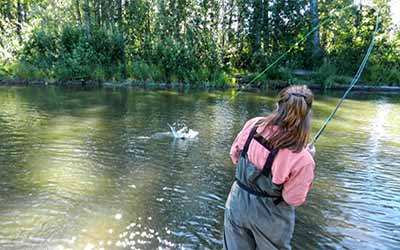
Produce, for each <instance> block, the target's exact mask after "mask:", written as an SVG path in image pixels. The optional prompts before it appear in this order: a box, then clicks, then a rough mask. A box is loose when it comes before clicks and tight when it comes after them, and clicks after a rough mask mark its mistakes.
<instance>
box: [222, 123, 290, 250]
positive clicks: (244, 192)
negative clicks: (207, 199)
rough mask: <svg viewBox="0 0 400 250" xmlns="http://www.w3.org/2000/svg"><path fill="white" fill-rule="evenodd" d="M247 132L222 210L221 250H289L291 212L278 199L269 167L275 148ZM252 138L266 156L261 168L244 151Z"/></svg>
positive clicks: (257, 135)
mask: <svg viewBox="0 0 400 250" xmlns="http://www.w3.org/2000/svg"><path fill="white" fill-rule="evenodd" d="M256 130H257V126H254V128H253V129H252V130H251V132H250V135H249V137H248V138H247V140H246V143H245V145H244V147H243V149H242V150H241V151H240V152H239V159H238V163H237V165H236V173H235V182H234V183H233V185H232V188H231V192H230V193H229V197H228V200H227V202H226V207H225V216H224V217H225V218H224V249H225V250H252V249H257V250H276V249H279V250H280V249H285V250H287V249H291V247H290V241H291V239H292V235H293V229H294V219H295V210H294V207H292V206H290V205H288V204H287V203H286V202H284V201H283V198H282V188H283V186H282V185H276V184H274V183H273V182H272V174H271V167H272V164H273V162H274V159H275V157H276V155H277V154H278V151H279V150H278V149H268V146H266V144H267V143H266V140H265V138H263V137H262V136H261V135H259V134H258V133H257V131H256ZM253 139H255V140H257V141H258V142H259V143H260V144H261V145H263V146H264V147H266V148H267V149H268V150H269V151H270V153H269V154H268V157H267V159H266V161H265V164H264V167H263V168H262V169H258V168H256V167H255V166H254V165H253V164H252V163H251V162H249V160H248V155H247V151H248V149H249V145H250V143H251V141H252V140H253Z"/></svg>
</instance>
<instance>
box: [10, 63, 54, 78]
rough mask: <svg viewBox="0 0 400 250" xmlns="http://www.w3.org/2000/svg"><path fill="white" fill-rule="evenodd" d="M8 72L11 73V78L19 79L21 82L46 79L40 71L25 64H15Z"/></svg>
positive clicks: (44, 74)
mask: <svg viewBox="0 0 400 250" xmlns="http://www.w3.org/2000/svg"><path fill="white" fill-rule="evenodd" d="M10 70H11V72H13V75H12V78H15V79H21V80H26V79H32V80H43V79H48V76H47V75H46V73H45V72H44V71H43V70H42V69H40V68H38V67H36V66H34V65H32V64H30V63H27V62H19V63H15V64H13V65H12V66H11V69H10Z"/></svg>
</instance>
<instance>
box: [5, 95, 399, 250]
mask: <svg viewBox="0 0 400 250" xmlns="http://www.w3.org/2000/svg"><path fill="white" fill-rule="evenodd" d="M233 95H234V92H231V91H227V92H218V91H216V92H209V93H207V92H188V93H179V92H176V91H144V90H109V89H102V90H95V91H69V90H64V89H59V88H0V104H1V107H2V109H1V110H0V199H1V202H0V213H1V217H0V248H5V249H21V248H25V249H43V248H48V249H57V248H58V249H78V248H79V249H100V248H104V249H125V248H130V249H155V248H157V247H161V248H162V249H219V248H221V238H222V229H223V228H222V227H223V224H222V221H223V207H224V202H225V199H226V196H227V194H228V192H229V188H230V185H231V183H232V180H233V171H234V168H233V166H232V163H231V162H230V159H229V148H230V145H231V143H232V141H233V139H234V137H235V136H236V133H237V132H238V131H239V130H240V128H241V127H242V125H243V123H244V122H245V121H246V120H247V119H249V118H251V117H254V116H258V115H260V114H267V113H269V112H271V110H273V108H274V101H275V99H274V95H275V94H274V93H271V95H261V94H257V93H241V94H240V95H239V96H237V97H235V98H231V97H232V96H233ZM316 100H317V101H316V103H315V105H314V124H313V131H314V132H315V131H317V129H318V128H319V126H320V125H321V124H322V122H323V120H324V119H325V118H326V116H327V115H328V114H329V113H330V111H331V110H332V109H333V107H334V106H335V105H336V103H337V100H338V98H337V96H336V95H335V94H333V95H331V96H320V95H317V97H316ZM399 111H400V100H399V98H397V97H393V96H376V95H374V96H365V95H359V94H357V95H354V96H351V99H350V100H347V101H346V102H345V103H344V105H343V107H342V108H341V110H340V111H339V112H338V114H337V116H336V117H335V119H334V120H333V122H332V123H331V124H330V125H329V126H328V129H327V130H326V133H325V134H324V136H322V137H321V139H320V141H319V142H318V145H317V149H318V158H317V169H316V180H315V182H314V187H313V190H312V192H311V193H310V196H309V199H308V202H307V203H306V205H304V206H302V207H300V208H299V209H298V210H297V211H298V213H297V219H296V220H297V224H296V229H295V234H294V240H293V248H294V249H354V248H358V246H362V247H363V248H365V249H395V246H397V245H398V244H399V243H400V242H399V241H398V238H399V230H398V228H399V226H400V221H398V220H396V219H393V218H399V217H400V216H399V215H400V213H399V210H398V209H396V207H397V208H398V207H399V206H400V200H399V199H398V198H397V196H396V194H397V193H398V191H400V190H399V183H398V182H397V181H396V180H398V178H399V177H400V176H399V172H398V171H397V169H398V167H399V165H398V162H399V161H400V159H399V155H400V154H399V149H400V145H399V144H398V141H399V139H400V138H399V135H400V131H399V127H400V126H396V124H400V121H399V118H398V116H396V114H398V113H399ZM175 121H178V122H181V123H183V124H186V125H187V126H188V127H190V128H192V129H194V130H196V131H199V132H200V135H199V137H198V138H196V139H195V140H173V139H172V138H170V137H152V135H153V134H156V133H159V132H167V131H168V127H167V123H173V122H175ZM396 216H397V217H396Z"/></svg>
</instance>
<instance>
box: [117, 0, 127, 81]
mask: <svg viewBox="0 0 400 250" xmlns="http://www.w3.org/2000/svg"><path fill="white" fill-rule="evenodd" d="M122 1H123V0H117V15H118V31H119V33H120V36H121V37H122V39H123V41H122V50H121V60H122V76H123V78H124V79H125V78H126V58H125V38H124V27H123V25H124V23H123V19H122V8H123V4H122Z"/></svg>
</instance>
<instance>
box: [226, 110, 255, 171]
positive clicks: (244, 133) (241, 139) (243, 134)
mask: <svg viewBox="0 0 400 250" xmlns="http://www.w3.org/2000/svg"><path fill="white" fill-rule="evenodd" d="M259 119H260V118H259V117H256V118H253V119H250V120H248V121H247V122H246V124H245V125H244V127H243V129H242V130H241V131H240V132H239V134H238V135H237V136H236V139H235V140H234V141H233V144H232V147H231V151H230V156H231V159H232V162H233V164H235V165H236V164H237V162H238V156H239V151H240V150H241V149H242V148H243V146H244V144H245V143H246V140H247V137H248V136H249V134H250V131H251V129H252V127H253V125H254V124H255V123H256V121H258V120H259Z"/></svg>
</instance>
